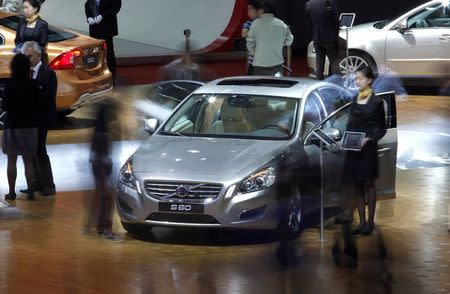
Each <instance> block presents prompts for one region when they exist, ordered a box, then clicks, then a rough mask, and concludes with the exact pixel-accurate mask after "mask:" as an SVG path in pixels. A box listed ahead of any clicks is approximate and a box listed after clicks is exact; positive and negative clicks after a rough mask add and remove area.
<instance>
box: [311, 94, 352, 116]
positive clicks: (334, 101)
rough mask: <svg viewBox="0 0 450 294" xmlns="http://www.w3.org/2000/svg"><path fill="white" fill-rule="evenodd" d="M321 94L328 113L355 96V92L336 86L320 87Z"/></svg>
mask: <svg viewBox="0 0 450 294" xmlns="http://www.w3.org/2000/svg"><path fill="white" fill-rule="evenodd" d="M319 94H320V96H321V97H322V101H323V103H324V105H325V108H326V110H327V114H328V115H330V114H332V113H333V112H335V111H336V110H338V109H339V108H341V107H342V106H344V105H345V104H347V103H348V102H351V101H352V100H353V98H354V94H352V93H350V92H349V91H346V90H344V89H340V88H334V87H322V88H320V89H319Z"/></svg>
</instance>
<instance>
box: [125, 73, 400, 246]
mask: <svg viewBox="0 0 450 294" xmlns="http://www.w3.org/2000/svg"><path fill="white" fill-rule="evenodd" d="M383 98H384V99H385V101H386V103H385V105H386V113H387V116H386V120H387V123H388V126H389V130H388V132H387V135H386V136H385V137H384V138H383V139H382V140H381V141H380V144H379V158H380V169H381V173H380V175H381V176H380V178H379V180H378V185H377V188H378V192H379V194H380V195H381V194H391V195H392V194H394V193H395V164H396V153H397V130H396V114H395V111H396V108H395V98H394V97H393V95H390V94H387V95H384V96H383ZM350 100H351V95H349V93H348V92H347V90H345V89H343V88H341V87H339V86H336V85H334V84H331V83H328V82H316V81H311V80H307V79H295V78H275V77H274V78H270V77H237V78H227V79H221V80H216V81H213V82H210V83H208V84H206V85H205V86H203V87H200V88H198V89H197V90H195V91H194V92H193V93H192V94H191V95H190V96H189V97H187V98H186V99H185V100H184V101H183V102H181V103H180V105H179V106H178V107H177V108H176V109H175V110H174V112H173V113H172V114H171V116H170V117H169V118H168V120H166V121H165V122H158V120H156V119H150V120H148V121H147V122H146V124H145V125H146V130H147V131H148V132H149V133H150V134H151V136H150V137H149V138H148V139H147V140H146V141H145V142H144V143H143V144H142V146H140V147H139V148H138V149H137V151H136V152H135V153H134V154H133V155H132V156H131V157H130V158H129V159H128V160H127V162H126V163H125V165H124V166H123V167H122V169H121V171H120V175H119V179H118V184H117V209H118V214H119V216H120V219H121V221H122V223H123V226H124V227H125V229H126V230H128V231H129V232H132V233H136V232H139V231H142V230H147V229H149V228H151V227H152V226H179V227H210V228H238V229H258V230H276V229H279V231H281V232H284V233H286V234H288V235H289V236H291V237H295V236H297V235H298V234H299V233H300V231H301V228H302V221H303V216H304V215H305V214H307V213H309V212H313V211H315V210H317V209H318V208H319V203H318V200H319V195H320V193H319V192H318V191H320V189H319V188H320V160H319V158H320V152H321V148H320V147H319V146H320V144H319V143H318V140H316V139H315V137H314V136H313V135H312V131H313V130H314V129H317V128H320V129H323V130H324V132H326V133H327V134H329V135H330V136H332V137H333V138H334V139H336V140H339V139H340V136H341V134H342V133H343V132H344V131H345V126H346V121H347V118H348V115H349V105H350V103H349V101H350ZM323 152H324V167H325V169H324V174H325V177H326V178H325V179H324V182H325V183H326V186H325V189H326V191H327V193H326V195H327V197H326V204H327V206H337V205H338V203H337V202H336V201H337V199H339V198H338V197H336V195H338V194H337V193H339V191H340V186H339V184H340V182H341V176H342V174H341V171H342V164H343V153H340V152H338V153H331V152H328V151H327V150H323Z"/></svg>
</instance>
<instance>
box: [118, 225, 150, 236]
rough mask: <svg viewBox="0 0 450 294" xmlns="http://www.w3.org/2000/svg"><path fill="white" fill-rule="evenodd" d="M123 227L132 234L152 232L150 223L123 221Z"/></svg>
mask: <svg viewBox="0 0 450 294" xmlns="http://www.w3.org/2000/svg"><path fill="white" fill-rule="evenodd" d="M121 223H122V226H123V228H124V229H125V230H126V231H127V232H128V233H130V234H131V235H141V234H143V233H147V232H150V231H151V229H152V227H151V226H149V225H142V224H132V223H126V222H121Z"/></svg>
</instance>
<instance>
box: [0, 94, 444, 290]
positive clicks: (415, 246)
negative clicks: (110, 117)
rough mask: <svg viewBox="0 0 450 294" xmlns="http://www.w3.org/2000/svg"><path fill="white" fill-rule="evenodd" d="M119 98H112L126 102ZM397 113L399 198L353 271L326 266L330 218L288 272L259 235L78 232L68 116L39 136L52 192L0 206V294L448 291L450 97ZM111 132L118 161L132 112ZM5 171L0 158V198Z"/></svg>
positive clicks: (77, 122)
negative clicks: (44, 139)
mask: <svg viewBox="0 0 450 294" xmlns="http://www.w3.org/2000/svg"><path fill="white" fill-rule="evenodd" d="M129 93H132V89H123V92H122V94H118V99H121V101H122V102H124V104H125V105H129V101H130V99H131V98H132V97H131V96H132V95H130V94H129ZM398 108H399V113H398V115H399V158H398V173H397V199H395V200H386V201H381V202H379V206H378V210H377V219H376V222H377V225H378V229H377V231H376V233H375V234H374V236H371V237H359V238H358V247H359V249H360V260H359V266H358V268H357V269H356V270H350V269H341V268H336V267H335V266H334V264H333V262H332V256H331V247H332V245H333V243H334V239H335V237H336V236H337V235H338V232H339V226H337V225H335V224H334V223H333V222H332V221H329V222H327V224H326V229H325V239H326V241H325V242H320V241H319V230H318V228H316V227H312V228H308V229H307V230H305V232H304V233H303V234H302V236H301V237H300V238H298V239H297V240H296V241H295V243H294V244H293V246H292V248H293V249H294V250H293V251H292V258H291V260H292V264H291V266H283V265H281V264H280V263H279V260H278V258H277V250H278V248H279V243H278V242H277V241H276V240H274V239H272V237H271V236H270V235H269V234H267V233H258V232H234V231H232V232H228V231H227V232H216V231H209V230H184V229H183V230H181V229H161V228H157V229H155V230H154V231H153V232H152V233H149V234H146V235H144V236H142V237H140V238H139V239H136V238H132V237H130V236H129V235H127V234H126V233H125V231H124V230H123V228H122V227H121V226H120V224H119V223H118V220H117V219H115V229H116V230H117V231H118V232H119V233H120V234H121V235H123V236H124V238H125V240H124V242H120V243H119V242H111V241H105V240H102V239H98V238H97V237H96V236H94V235H82V234H81V233H80V229H81V223H82V220H83V200H84V198H85V197H90V196H92V192H91V191H90V189H92V187H93V183H92V179H91V176H90V174H89V172H88V171H89V166H88V156H89V145H88V144H87V142H88V141H89V136H90V131H91V127H92V123H93V120H92V118H93V111H92V109H90V108H85V109H82V110H80V111H77V112H76V113H74V114H73V115H72V116H70V117H69V118H68V119H67V120H65V121H63V122H61V124H60V126H58V128H57V129H56V130H53V131H51V133H50V136H49V142H50V144H51V145H50V146H49V154H50V157H51V160H52V163H53V168H54V174H55V181H56V185H57V190H58V193H57V195H56V196H55V197H50V198H42V197H38V199H37V201H35V202H30V201H27V200H24V198H21V199H19V200H17V201H16V204H15V207H7V208H6V207H5V204H2V202H0V293H424V294H425V293H450V268H449V267H450V262H449V260H450V234H449V233H448V229H449V213H450V211H449V209H450V206H449V205H450V185H449V182H450V166H449V165H450V160H449V150H450V148H449V147H450V98H448V97H425V96H412V97H409V98H408V100H405V101H399V102H398ZM120 124H121V130H122V132H121V133H120V134H117V136H116V138H115V139H116V141H117V142H116V143H115V145H114V154H115V158H116V161H117V162H116V164H117V165H119V163H120V162H123V161H124V160H125V159H126V158H127V156H128V155H129V154H131V153H132V152H133V151H134V149H135V148H136V147H137V146H138V145H139V141H138V137H137V136H136V135H135V134H136V130H135V126H134V125H133V124H134V119H133V116H132V114H131V113H130V112H128V111H124V113H123V114H122V115H121V117H120ZM5 170H6V167H5V157H4V155H1V156H0V193H2V194H1V195H3V194H4V193H5V192H6V189H7V187H6V175H5ZM17 185H18V189H19V188H23V187H24V180H23V171H22V170H19V179H18V184H17ZM22 197H23V195H22ZM0 199H2V198H1V197H0ZM18 213H20V214H18ZM380 240H383V241H384V244H385V247H386V252H387V256H386V258H385V259H382V258H380V246H379V245H378V244H380Z"/></svg>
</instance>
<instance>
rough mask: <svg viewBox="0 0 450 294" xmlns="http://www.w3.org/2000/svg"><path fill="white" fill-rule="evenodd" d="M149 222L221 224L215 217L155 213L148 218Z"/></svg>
mask: <svg viewBox="0 0 450 294" xmlns="http://www.w3.org/2000/svg"><path fill="white" fill-rule="evenodd" d="M147 220H149V221H157V222H168V223H186V224H211V225H217V224H220V223H219V222H218V221H217V220H216V219H215V218H214V217H212V216H210V215H206V214H181V213H166V212H154V213H152V214H151V215H149V216H148V217H147Z"/></svg>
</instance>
